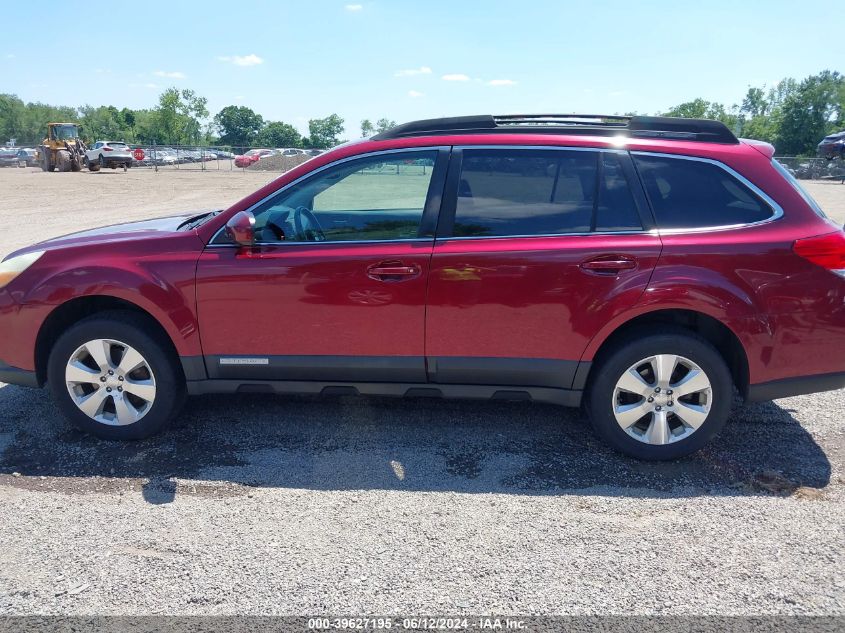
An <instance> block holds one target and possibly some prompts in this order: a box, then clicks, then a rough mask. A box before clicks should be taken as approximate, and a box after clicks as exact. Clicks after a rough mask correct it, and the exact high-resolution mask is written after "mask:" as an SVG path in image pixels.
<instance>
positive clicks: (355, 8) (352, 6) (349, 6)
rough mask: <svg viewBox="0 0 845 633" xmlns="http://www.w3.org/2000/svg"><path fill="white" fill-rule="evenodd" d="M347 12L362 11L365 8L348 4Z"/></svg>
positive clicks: (360, 5) (361, 5)
mask: <svg viewBox="0 0 845 633" xmlns="http://www.w3.org/2000/svg"><path fill="white" fill-rule="evenodd" d="M345 8H346V10H347V11H361V10H362V9H363V8H364V5H363V4H347V5H346V7H345Z"/></svg>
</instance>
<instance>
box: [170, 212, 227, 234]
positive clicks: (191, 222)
mask: <svg viewBox="0 0 845 633" xmlns="http://www.w3.org/2000/svg"><path fill="white" fill-rule="evenodd" d="M220 213H222V211H209V212H208V213H202V214H200V215H195V216H194V217H192V218H188V219H187V220H185V221H184V222H182V224H180V225H179V230H180V231H190V230H192V229H195V228H197V227H198V226H201V225H202V224H205V222H207V221H208V220H210V219H211V218H213V217H214V216H215V215H218V214H220Z"/></svg>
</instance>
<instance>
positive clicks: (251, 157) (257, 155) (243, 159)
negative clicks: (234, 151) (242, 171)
mask: <svg viewBox="0 0 845 633" xmlns="http://www.w3.org/2000/svg"><path fill="white" fill-rule="evenodd" d="M274 154H276V150H274V149H251V150H249V151H248V152H246V153H245V154H242V155H240V156H235V167H249V166H250V165H252V164H253V163H257V162H258V161H259V160H261V159H262V158H264V157H265V156H272V155H274Z"/></svg>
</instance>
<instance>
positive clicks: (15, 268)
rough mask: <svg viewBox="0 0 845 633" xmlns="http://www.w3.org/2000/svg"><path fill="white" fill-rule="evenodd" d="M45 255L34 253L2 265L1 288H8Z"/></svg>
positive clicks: (41, 252) (15, 258)
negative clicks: (16, 278)
mask: <svg viewBox="0 0 845 633" xmlns="http://www.w3.org/2000/svg"><path fill="white" fill-rule="evenodd" d="M43 254H44V251H33V252H32V253H26V254H24V255H18V256H17V257H12V258H11V259H7V260H6V261H4V262H2V263H0V288H5V287H6V286H8V285H9V283H11V281H12V280H13V279H14V278H15V277H17V276H18V275H20V274H21V273H22V272H23V271H25V270H26V269H27V268H29V267H30V266H32V265H33V264H34V263H35V262H37V261H38V259H39V258H40V257H41V256H42V255H43Z"/></svg>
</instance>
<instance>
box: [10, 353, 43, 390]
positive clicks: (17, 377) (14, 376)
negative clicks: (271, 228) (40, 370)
mask: <svg viewBox="0 0 845 633" xmlns="http://www.w3.org/2000/svg"><path fill="white" fill-rule="evenodd" d="M0 382H5V383H8V384H10V385H19V386H21V387H36V388H37V387H40V386H41V385H39V384H38V377H37V376H36V375H35V372H34V371H27V370H26V369H19V368H18V367H12V366H11V365H7V364H6V363H5V362H3V360H0Z"/></svg>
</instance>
